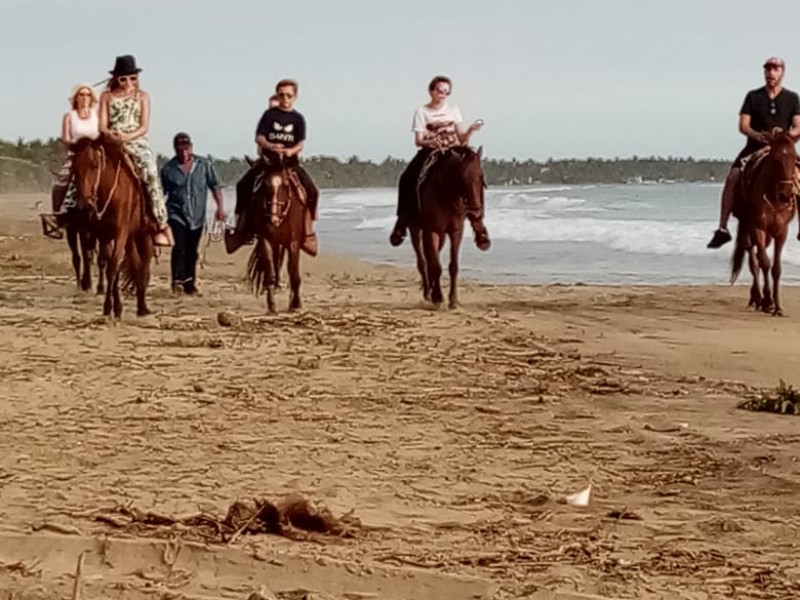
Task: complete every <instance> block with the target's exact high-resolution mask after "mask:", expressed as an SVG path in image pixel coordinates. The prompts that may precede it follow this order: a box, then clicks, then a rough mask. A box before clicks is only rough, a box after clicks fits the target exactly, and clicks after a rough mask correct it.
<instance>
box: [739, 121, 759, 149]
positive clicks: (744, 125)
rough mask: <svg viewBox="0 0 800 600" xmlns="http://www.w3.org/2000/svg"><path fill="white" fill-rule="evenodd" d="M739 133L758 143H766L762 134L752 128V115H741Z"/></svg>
mask: <svg viewBox="0 0 800 600" xmlns="http://www.w3.org/2000/svg"><path fill="white" fill-rule="evenodd" d="M739 131H740V132H741V133H742V135H746V136H747V137H749V138H752V139H754V140H756V141H757V142H762V143H763V142H766V138H765V137H764V134H763V133H762V132H760V131H756V130H755V129H753V128H752V127H750V115H739Z"/></svg>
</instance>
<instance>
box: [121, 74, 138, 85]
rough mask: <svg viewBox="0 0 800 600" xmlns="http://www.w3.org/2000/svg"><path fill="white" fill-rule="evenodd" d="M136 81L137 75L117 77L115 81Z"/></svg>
mask: <svg viewBox="0 0 800 600" xmlns="http://www.w3.org/2000/svg"><path fill="white" fill-rule="evenodd" d="M138 79H139V76H138V75H122V76H121V77H117V81H119V82H120V83H127V82H129V81H130V82H131V83H136V81H137V80H138Z"/></svg>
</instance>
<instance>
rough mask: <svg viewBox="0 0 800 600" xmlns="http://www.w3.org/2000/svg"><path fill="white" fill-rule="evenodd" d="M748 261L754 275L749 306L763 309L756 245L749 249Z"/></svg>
mask: <svg viewBox="0 0 800 600" xmlns="http://www.w3.org/2000/svg"><path fill="white" fill-rule="evenodd" d="M747 262H748V264H749V265H750V274H751V275H752V276H753V284H752V285H751V286H750V302H749V304H748V305H747V308H750V307H751V306H752V307H753V308H754V309H755V310H760V309H761V286H760V285H759V283H758V261H757V260H756V251H755V247H754V246H750V247H749V248H748V249H747Z"/></svg>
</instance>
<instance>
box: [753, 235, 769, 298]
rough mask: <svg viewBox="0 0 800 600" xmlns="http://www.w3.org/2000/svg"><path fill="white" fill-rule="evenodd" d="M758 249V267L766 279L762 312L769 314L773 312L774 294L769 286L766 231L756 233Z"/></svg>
mask: <svg viewBox="0 0 800 600" xmlns="http://www.w3.org/2000/svg"><path fill="white" fill-rule="evenodd" d="M756 247H757V248H758V250H757V252H758V266H759V267H760V268H761V275H762V276H763V278H764V297H763V298H762V300H761V311H762V312H765V313H768V312H770V311H771V310H772V292H771V291H770V284H769V270H770V260H769V255H768V254H767V235H766V232H764V231H757V232H756Z"/></svg>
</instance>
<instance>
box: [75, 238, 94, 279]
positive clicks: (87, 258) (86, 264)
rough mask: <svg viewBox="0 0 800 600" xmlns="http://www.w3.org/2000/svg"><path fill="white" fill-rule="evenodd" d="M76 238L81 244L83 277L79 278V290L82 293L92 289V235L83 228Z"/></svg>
mask: <svg viewBox="0 0 800 600" xmlns="http://www.w3.org/2000/svg"><path fill="white" fill-rule="evenodd" d="M78 238H79V240H80V243H81V254H82V255H83V275H82V276H81V289H82V290H83V291H84V292H88V291H89V290H90V289H92V257H93V255H94V246H93V244H92V235H91V233H90V232H89V231H87V230H86V227H85V226H84V227H82V228H81V230H80V232H79V233H78Z"/></svg>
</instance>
